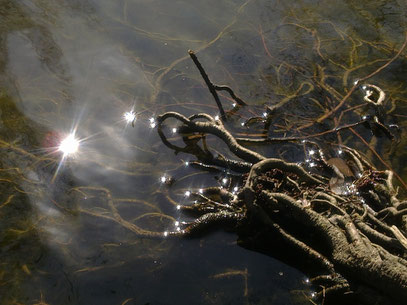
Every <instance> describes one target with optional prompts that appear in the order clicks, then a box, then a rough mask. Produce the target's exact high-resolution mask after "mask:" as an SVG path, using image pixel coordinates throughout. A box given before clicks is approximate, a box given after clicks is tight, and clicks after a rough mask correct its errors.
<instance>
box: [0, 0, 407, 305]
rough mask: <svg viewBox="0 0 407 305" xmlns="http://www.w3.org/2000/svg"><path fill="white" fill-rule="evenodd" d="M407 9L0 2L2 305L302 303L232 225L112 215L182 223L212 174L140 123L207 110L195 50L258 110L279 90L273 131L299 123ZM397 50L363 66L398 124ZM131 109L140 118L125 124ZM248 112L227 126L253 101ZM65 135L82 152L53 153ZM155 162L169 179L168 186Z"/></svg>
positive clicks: (317, 110) (396, 26) (286, 278)
mask: <svg viewBox="0 0 407 305" xmlns="http://www.w3.org/2000/svg"><path fill="white" fill-rule="evenodd" d="M406 11H407V7H406V4H405V2H404V1H374V2H373V1H345V2H344V1H281V2H280V1H254V0H252V1H238V0H229V1H228V0H222V1H212V0H211V1H195V0H194V1H190V0H189V1H173V0H171V1H168V0H166V1H165V0H158V1H147V0H144V1H143V0H127V1H126V0H121V1H108V0H101V1H91V0H82V1H79V0H75V1H68V0H57V1H49V0H38V1H35V0H21V1H20V0H14V1H6V0H0V150H1V155H0V156H1V157H0V219H1V221H0V300H1V302H0V303H1V304H27V305H28V304H50V305H51V304H151V305H153V304H154V305H156V304H166V305H167V304H168V305H169V304H309V303H310V301H309V300H308V299H307V298H309V297H310V295H311V293H312V288H310V287H308V286H307V285H305V284H304V278H305V277H306V275H304V274H302V273H301V272H299V271H297V270H295V269H293V268H291V267H289V266H287V265H285V264H283V263H281V262H278V261H277V260H275V259H273V258H271V257H268V256H265V255H262V254H260V253H256V252H251V251H249V250H246V249H243V248H240V247H238V246H237V245H236V236H235V235H233V234H228V233H224V232H217V233H214V234H210V235H209V236H205V237H202V238H197V239H193V240H151V239H148V238H143V237H141V236H140V235H139V234H137V232H135V231H134V230H131V229H129V227H128V226H127V227H126V225H123V224H126V223H131V224H135V225H137V228H140V229H142V230H148V231H154V232H164V231H169V230H174V229H175V226H174V222H175V221H179V220H185V219H187V217H186V216H185V215H181V214H180V213H179V212H178V211H177V209H176V204H177V203H180V204H187V203H189V200H188V198H186V197H185V196H184V193H185V191H186V190H189V189H194V188H195V189H198V188H200V187H203V186H205V185H219V181H218V180H217V179H215V177H213V175H210V174H207V173H201V172H198V171H197V170H194V169H191V168H189V167H186V166H185V161H188V160H191V159H192V157H191V156H188V155H186V154H178V155H175V154H173V152H172V151H170V150H169V149H168V148H167V147H165V146H164V145H163V144H162V143H161V140H160V138H159V137H158V135H157V131H156V129H155V127H154V124H153V125H152V124H151V123H152V122H153V121H150V119H154V117H155V116H157V115H159V114H161V113H163V112H165V111H170V110H171V111H179V112H182V113H183V114H185V115H188V114H192V113H196V112H202V111H203V112H207V113H210V114H211V115H217V114H218V110H217V108H216V105H215V103H214V102H213V100H212V99H211V96H210V95H209V93H208V91H207V89H206V88H205V85H204V83H203V81H202V80H201V78H200V75H199V73H198V72H197V70H196V68H195V67H194V66H193V64H192V62H191V61H190V59H189V57H188V54H187V50H188V49H193V50H195V51H196V52H197V54H198V56H199V58H200V60H201V61H202V63H203V64H204V66H205V67H206V69H207V72H208V74H209V75H210V77H211V79H212V80H213V81H215V82H217V83H221V84H227V85H229V86H231V87H233V88H234V89H235V90H236V92H237V93H238V94H239V96H241V97H242V98H243V99H244V100H245V101H246V102H247V103H248V104H249V105H250V106H251V107H254V106H261V105H264V104H267V105H269V106H271V105H275V104H277V103H278V102H279V101H281V100H287V104H286V106H285V107H287V111H292V113H293V121H292V122H290V124H292V125H290V124H288V123H287V122H286V123H287V124H286V123H284V124H286V125H284V124H283V123H282V125H281V126H283V125H284V126H285V127H284V128H283V127H281V126H275V127H273V128H272V132H274V133H275V134H276V135H278V136H284V135H289V134H290V133H295V132H296V131H295V128H296V127H300V126H301V125H302V124H305V123H306V122H308V121H307V118H310V117H311V118H312V117H316V116H318V115H320V114H321V113H323V111H324V110H323V109H322V110H321V108H324V107H328V106H330V107H333V105H334V104H335V100H333V101H332V100H328V99H326V98H325V96H331V97H333V98H334V97H335V95H336V94H337V95H338V96H339V97H340V96H341V95H343V94H344V93H345V92H346V90H347V88H350V87H351V86H352V84H353V82H354V81H355V80H357V79H358V78H360V77H363V76H364V75H366V74H368V73H370V72H372V71H373V70H375V69H377V67H378V66H379V65H380V64H381V63H384V62H385V61H386V60H388V59H389V58H391V57H392V56H393V55H394V54H395V53H396V52H397V49H398V48H399V47H400V46H401V44H402V41H403V39H404V38H403V37H404V32H405V30H406V28H407V27H406V21H407V19H406V13H405V12H406ZM405 59H406V53H405V52H404V53H403V54H402V55H401V56H400V58H399V59H398V60H396V61H395V62H393V63H392V64H391V65H390V66H389V67H388V68H387V69H386V70H385V71H383V72H382V73H380V74H379V75H378V76H377V77H375V78H374V79H372V82H374V83H376V84H378V85H380V86H381V87H382V89H384V90H385V91H386V93H387V94H388V101H387V105H386V107H387V110H388V112H389V120H393V121H394V122H396V123H397V124H399V125H400V126H401V127H405V126H404V125H405V123H404V121H403V120H404V118H405V112H404V111H403V110H404V109H405V102H406V97H405V92H406V76H405V75H407V74H406V73H405V72H406V63H405ZM293 95H295V96H296V97H295V98H291V96H293ZM361 97H362V94H361V93H357V94H355V96H354V97H353V99H352V100H351V101H350V103H358V102H360V100H361ZM309 101H314V102H313V104H312V103H309ZM224 103H225V107H226V108H227V109H231V108H232V101H230V100H228V99H227V98H224ZM319 103H320V104H319ZM330 103H331V104H330ZM321 105H323V106H321ZM250 109H251V108H250ZM129 111H135V112H137V113H139V114H138V116H137V119H136V120H135V121H134V124H133V125H134V126H132V124H129V123H128V122H126V121H125V120H124V119H123V114H124V113H126V112H129ZM250 111H251V112H245V110H242V111H241V112H240V113H239V114H238V116H237V117H236V118H235V123H236V124H237V125H239V124H240V123H241V122H243V121H244V119H246V118H248V117H249V116H250V115H251V114H253V113H256V111H257V114H260V115H261V113H262V110H261V107H257V108H256V107H254V108H253V109H251V110H250ZM361 114H362V113H361ZM338 115H339V114H338ZM335 118H336V119H338V118H339V117H338V116H336V117H335ZM352 118H353V117H349V118H348V117H344V118H342V117H341V119H342V122H346V121H347V120H349V121H351V120H352ZM332 122H333V121H332V120H328V122H327V123H326V124H332ZM289 126H291V127H289ZM170 127H171V128H172V127H174V128H175V127H176V126H175V125H174V126H170ZM326 127H327V126H317V127H316V128H322V129H324V128H326ZM290 128H291V129H290ZM72 132H75V136H76V137H77V138H78V139H81V143H80V147H79V151H78V152H77V153H76V154H75V156H68V157H66V158H63V156H62V154H61V153H60V152H57V151H56V150H57V147H58V145H59V143H60V141H61V139H62V138H63V137H64V136H66V135H67V134H69V133H72ZM359 132H360V133H361V134H362V135H363V136H365V137H366V139H367V140H368V141H369V143H370V144H371V145H373V146H375V147H376V148H377V150H379V151H381V152H382V153H383V158H384V161H386V162H387V163H388V165H389V166H392V167H393V168H394V169H395V170H396V172H398V173H399V175H400V176H402V177H405V176H406V175H407V173H406V168H405V167H403V166H402V164H403V162H402V160H404V159H405V152H406V151H407V150H405V147H406V146H405V140H402V141H401V142H400V143H399V144H398V145H397V146H394V145H391V143H390V142H389V141H388V140H386V139H381V140H380V141H379V142H380V143H384V144H383V145H382V144H380V145H379V144H378V141H377V139H376V138H375V137H373V136H372V135H371V132H370V131H369V130H367V129H361V130H359ZM175 136H176V135H174V137H175ZM342 137H343V139H342V140H343V141H344V142H345V143H351V144H354V145H355V146H356V148H359V149H362V150H364V151H366V150H367V148H366V146H363V145H364V144H363V143H353V138H352V137H354V136H352V135H349V134H343V135H342ZM401 138H402V139H403V137H401ZM404 139H405V137H404ZM335 140H337V139H335ZM330 141H334V140H333V139H330ZM386 141H387V142H386ZM389 147H390V148H389ZM215 148H216V149H219V150H220V151H223V150H224V148H222V147H219V148H217V147H215ZM276 151H278V149H276V150H275V149H271V150H270V151H268V152H267V153H269V154H274V153H276ZM284 154H285V155H286V156H287V158H291V159H294V160H295V159H298V158H300V157H299V155H296V154H295V153H293V155H290V152H284ZM368 154H369V153H368ZM370 156H371V157H372V159H373V161H374V162H377V164H378V166H382V167H383V166H384V165H383V164H380V162H378V160H376V159H374V158H375V156H374V154H372V153H370ZM62 161H63V162H62ZM297 161H299V160H297ZM163 175H167V176H169V175H171V176H174V177H175V178H176V180H177V182H176V183H175V184H174V185H173V186H172V187H167V186H165V185H163V184H162V183H161V180H160V179H161V177H162V176H163ZM112 207H114V208H112ZM116 212H117V213H119V215H120V217H121V219H123V220H124V221H125V222H122V223H120V222H118V221H117V217H116V218H115V213H116Z"/></svg>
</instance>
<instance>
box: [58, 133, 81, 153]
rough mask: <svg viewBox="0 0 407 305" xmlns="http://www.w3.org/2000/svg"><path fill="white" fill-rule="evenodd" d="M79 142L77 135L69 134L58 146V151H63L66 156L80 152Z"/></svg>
mask: <svg viewBox="0 0 407 305" xmlns="http://www.w3.org/2000/svg"><path fill="white" fill-rule="evenodd" d="M78 148H79V140H78V139H76V138H75V134H73V133H71V134H69V135H68V136H67V137H66V138H65V139H63V140H62V141H61V143H60V144H59V146H58V150H59V151H61V152H62V153H63V154H64V156H68V155H71V154H74V153H76V152H77V151H78Z"/></svg>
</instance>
